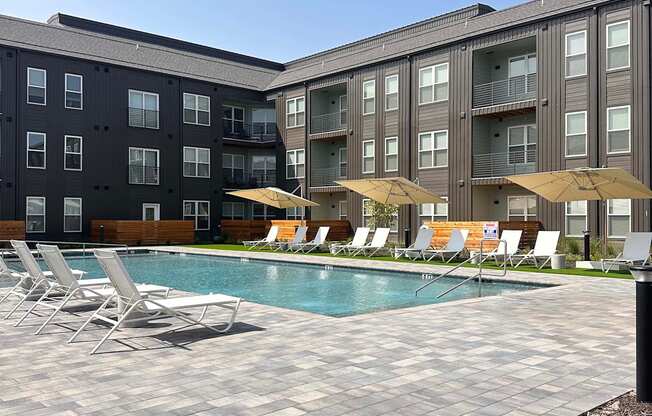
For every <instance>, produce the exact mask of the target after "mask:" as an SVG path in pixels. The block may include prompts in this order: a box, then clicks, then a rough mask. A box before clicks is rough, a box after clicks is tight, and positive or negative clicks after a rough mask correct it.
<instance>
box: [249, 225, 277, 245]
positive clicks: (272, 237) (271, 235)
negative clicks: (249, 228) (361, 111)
mask: <svg viewBox="0 0 652 416" xmlns="http://www.w3.org/2000/svg"><path fill="white" fill-rule="evenodd" d="M278 229H279V228H278V225H272V226H271V227H270V229H269V231H268V232H267V237H265V238H263V239H262V240H253V241H243V242H242V244H243V245H244V246H245V247H249V250H251V249H252V248H255V247H258V248H264V247H267V246H269V245H270V244H272V243H274V242H275V241H276V237H278Z"/></svg>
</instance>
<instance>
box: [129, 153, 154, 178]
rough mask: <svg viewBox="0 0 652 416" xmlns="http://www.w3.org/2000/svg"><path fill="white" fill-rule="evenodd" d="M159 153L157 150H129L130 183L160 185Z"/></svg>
mask: <svg viewBox="0 0 652 416" xmlns="http://www.w3.org/2000/svg"><path fill="white" fill-rule="evenodd" d="M158 156H159V152H158V150H156V149H143V148H140V147H130V148H129V183H130V184H133V185H158V183H159V172H158V171H159V157H158Z"/></svg>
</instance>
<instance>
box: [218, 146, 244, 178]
mask: <svg viewBox="0 0 652 416" xmlns="http://www.w3.org/2000/svg"><path fill="white" fill-rule="evenodd" d="M244 168H245V162H244V155H232V154H228V153H224V154H222V173H223V175H224V180H225V182H227V183H230V184H242V183H244V180H245V177H244V176H245V175H244Z"/></svg>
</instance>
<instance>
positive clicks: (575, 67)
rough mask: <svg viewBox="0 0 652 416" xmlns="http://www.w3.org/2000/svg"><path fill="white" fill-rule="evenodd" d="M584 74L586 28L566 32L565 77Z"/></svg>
mask: <svg viewBox="0 0 652 416" xmlns="http://www.w3.org/2000/svg"><path fill="white" fill-rule="evenodd" d="M582 75H586V30H582V31H580V32H573V33H568V34H566V78H571V77H579V76H582Z"/></svg>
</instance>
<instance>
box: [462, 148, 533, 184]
mask: <svg viewBox="0 0 652 416" xmlns="http://www.w3.org/2000/svg"><path fill="white" fill-rule="evenodd" d="M536 169H537V151H536V149H532V150H527V151H518V152H505V153H486V154H481V155H474V156H473V177H474V178H499V177H502V176H509V175H519V174H522V173H533V172H536Z"/></svg>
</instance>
